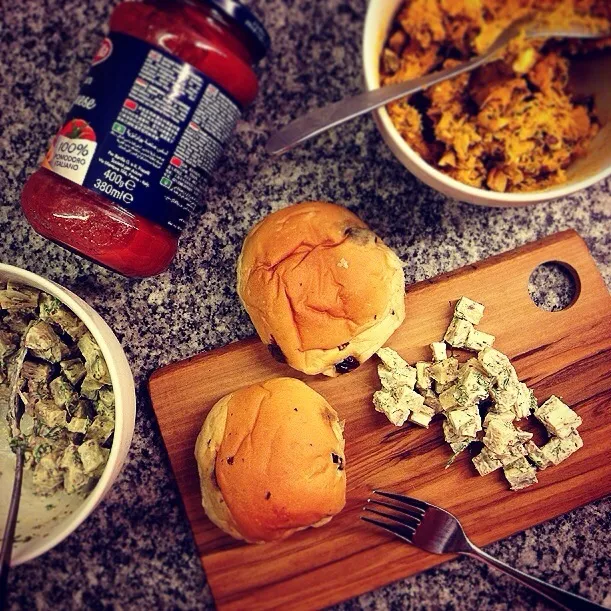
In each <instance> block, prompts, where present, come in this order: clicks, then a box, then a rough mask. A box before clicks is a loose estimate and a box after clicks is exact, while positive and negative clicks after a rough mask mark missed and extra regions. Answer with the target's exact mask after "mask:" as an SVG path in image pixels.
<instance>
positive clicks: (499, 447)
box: [482, 418, 532, 456]
mask: <svg viewBox="0 0 611 611" xmlns="http://www.w3.org/2000/svg"><path fill="white" fill-rule="evenodd" d="M531 437H532V433H528V432H526V431H520V430H518V429H516V427H515V426H513V424H512V422H507V421H506V420H503V419H501V418H491V419H490V420H489V421H488V426H487V428H486V434H485V435H484V438H483V440H482V441H483V442H484V445H485V446H486V447H487V448H488V449H489V450H490V451H491V452H492V453H493V454H496V455H497V456H503V455H504V454H508V453H509V447H510V446H513V445H516V444H520V443H521V444H524V443H526V442H527V441H528V440H529V439H530V438H531Z"/></svg>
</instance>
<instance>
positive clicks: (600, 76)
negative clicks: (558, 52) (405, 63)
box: [363, 0, 611, 206]
mask: <svg viewBox="0 0 611 611" xmlns="http://www.w3.org/2000/svg"><path fill="white" fill-rule="evenodd" d="M402 2H403V0H370V2H369V7H368V9H367V15H366V18H365V31H364V34H363V68H364V71H365V87H366V89H367V90H368V91H371V90H372V89H377V88H378V87H379V86H380V72H379V68H380V54H381V52H382V48H383V46H384V42H385V40H386V37H387V35H388V31H389V29H390V27H391V25H392V22H393V19H394V16H395V13H396V12H397V10H398V9H399V7H400V5H401V4H402ZM610 60H611V58H610V57H607V58H603V60H602V61H601V62H598V63H595V62H590V63H589V64H586V65H585V66H584V67H583V68H582V67H581V66H580V70H579V71H578V74H579V89H580V90H581V91H583V92H585V93H589V94H592V95H595V99H596V105H597V111H598V115H599V118H600V120H601V123H602V125H603V128H602V129H601V130H600V132H599V133H598V134H597V136H596V138H595V139H594V141H593V142H592V144H591V147H590V152H589V153H588V155H587V156H586V157H584V158H583V159H580V160H578V161H577V162H575V163H574V164H572V166H571V167H570V168H569V170H568V171H567V174H568V181H567V182H565V183H564V184H561V185H557V186H554V187H550V188H548V189H545V190H541V191H531V192H528V193H496V192H494V191H487V190H485V189H478V188H476V187H471V186H469V185H465V184H463V183H461V182H459V181H457V180H454V179H453V178H450V177H449V176H447V175H446V174H444V173H442V172H440V171H439V170H437V169H436V168H434V167H433V166H431V165H429V164H428V163H427V162H426V161H424V159H422V157H420V155H418V153H416V152H415V151H414V150H413V149H412V148H411V147H410V146H408V144H407V143H406V142H405V140H403V138H402V137H401V135H400V134H399V132H398V131H397V129H396V128H395V126H394V125H393V123H392V121H391V120H390V117H389V115H388V112H387V111H386V108H380V109H378V110H376V111H374V119H375V122H376V124H377V126H378V129H379V130H380V133H381V134H382V137H383V138H384V140H385V142H386V144H388V146H389V147H390V149H391V150H392V152H393V153H394V155H395V157H397V159H398V160H399V161H400V162H401V163H402V164H403V165H404V166H405V167H406V168H407V169H408V170H409V171H410V172H411V173H412V174H414V175H415V176H416V177H417V178H419V179H420V180H422V181H423V182H425V183H426V184H427V185H429V186H430V187H433V188H434V189H437V190H438V191H441V193H444V194H445V195H448V196H449V197H453V198H455V199H457V200H460V201H464V202H470V203H472V204H480V205H483V206H528V205H530V204H535V203H538V202H543V201H546V200H550V199H556V198H558V197H563V196H565V195H569V194H571V193H574V192H575V191H579V190H580V189H584V188H585V187H588V186H590V185H592V184H594V183H595V182H597V181H599V180H602V179H603V178H606V177H607V176H609V175H610V174H611V61H610Z"/></svg>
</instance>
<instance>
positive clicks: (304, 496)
mask: <svg viewBox="0 0 611 611" xmlns="http://www.w3.org/2000/svg"><path fill="white" fill-rule="evenodd" d="M342 428H343V427H342V424H341V423H340V421H339V419H338V417H337V413H336V412H335V410H334V409H333V408H332V407H331V406H330V405H329V404H328V403H327V401H326V400H325V399H324V398H323V397H321V396H320V395H319V394H318V393H317V392H315V391H314V390H312V389H311V388H310V387H309V386H307V385H306V384H304V383H303V382H301V381H299V380H296V379H294V378H275V379H272V380H267V381H266V382H263V383H261V384H254V385H252V386H248V387H246V388H242V389H240V390H238V391H236V392H233V393H231V394H229V395H227V396H226V397H223V398H222V399H221V400H220V401H218V402H217V403H216V404H215V405H214V407H213V408H212V409H211V410H210V412H209V413H208V416H207V417H206V420H205V422H204V424H203V426H202V429H201V431H200V433H199V436H198V438H197V443H196V445H195V458H196V460H197V466H198V470H199V478H200V486H201V493H202V505H203V507H204V510H205V511H206V513H207V514H208V517H209V518H210V519H211V520H212V521H213V522H214V523H215V524H216V525H217V526H218V527H219V528H221V529H223V530H224V531H225V532H227V533H229V534H230V535H231V536H233V537H235V538H236V539H244V540H246V541H249V542H251V543H262V542H265V541H272V540H274V539H282V538H284V537H287V536H288V535H290V534H291V533H293V532H295V531H297V530H301V529H304V528H307V527H308V526H321V525H322V524H325V523H327V522H328V521H329V520H330V519H331V518H332V517H333V516H334V515H335V514H336V513H338V512H339V511H341V509H342V507H343V506H344V503H345V500H346V472H345V470H344V467H345V459H344V439H343V434H342Z"/></svg>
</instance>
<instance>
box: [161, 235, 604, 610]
mask: <svg viewBox="0 0 611 611" xmlns="http://www.w3.org/2000/svg"><path fill="white" fill-rule="evenodd" d="M548 261H559V262H562V263H564V264H566V266H567V267H568V269H569V270H570V271H571V273H572V274H573V275H574V277H575V278H576V279H577V287H578V288H577V296H576V299H575V300H574V302H573V303H572V305H570V306H569V307H568V308H566V309H565V310H562V311H559V312H546V311H543V310H541V309H539V308H537V307H536V306H535V304H534V303H533V302H532V301H531V299H530V297H529V294H528V290H527V286H528V280H529V276H530V274H531V272H532V271H533V270H534V269H535V268H536V267H537V266H538V265H539V264H541V263H544V262H548ZM462 295H466V296H468V297H470V298H472V299H475V300H477V301H479V302H481V303H484V304H485V306H486V313H485V315H484V318H483V321H482V323H481V324H480V325H479V328H480V329H482V330H484V331H487V332H489V333H492V334H494V335H495V336H496V343H495V346H496V347H497V348H498V349H500V350H501V351H503V352H505V353H506V354H507V355H508V356H510V357H511V359H512V361H513V363H514V365H515V367H516V369H517V371H518V374H519V376H520V379H521V380H523V381H525V382H526V383H527V384H528V385H529V386H532V387H533V388H534V390H535V393H536V396H537V398H538V399H539V401H543V400H545V399H547V398H548V397H549V396H550V395H551V394H556V395H560V396H561V397H563V398H564V399H565V401H566V402H567V403H568V404H569V405H570V406H572V407H573V408H575V410H576V411H577V412H578V413H579V414H580V415H581V416H582V418H583V425H582V426H581V428H580V433H581V435H582V437H583V440H584V447H583V449H581V450H579V451H578V452H577V453H576V454H574V455H573V456H572V457H571V458H569V459H568V460H567V461H565V462H564V463H563V464H561V465H559V466H557V467H553V468H549V469H547V470H546V471H544V472H541V473H540V475H539V484H537V485H535V486H532V487H531V488H528V489H526V490H524V491H521V492H511V491H509V490H508V486H507V483H506V482H505V481H504V478H503V475H502V473H500V472H498V471H496V472H494V473H492V474H490V475H488V476H487V477H480V476H478V475H477V472H476V471H475V469H474V467H473V465H472V464H471V461H470V457H469V456H468V454H467V452H465V453H463V455H461V456H460V457H459V458H458V460H457V461H456V462H455V463H454V464H453V465H452V466H451V467H450V468H448V469H447V470H446V469H444V466H445V464H446V461H447V460H448V458H449V457H450V449H449V447H448V446H447V445H446V444H445V442H444V441H443V434H442V430H441V423H440V422H438V421H437V420H435V421H433V423H432V424H431V426H430V428H429V429H428V430H425V429H421V428H418V427H415V426H410V425H405V426H403V427H394V426H393V425H391V424H390V423H389V422H388V421H387V420H386V419H385V417H384V416H382V415H381V414H379V413H377V412H375V411H374V409H373V406H372V404H371V396H372V393H373V392H374V391H375V390H376V389H377V388H378V385H379V383H378V379H377V375H376V359H375V358H374V359H372V360H371V361H369V362H367V363H366V364H364V365H363V366H361V367H360V368H359V369H357V370H356V371H354V372H352V373H350V374H348V375H345V376H343V377H338V378H334V379H328V378H324V377H322V376H317V377H308V376H305V375H302V374H299V373H298V372H294V371H292V370H291V369H289V368H288V367H287V366H286V365H279V364H278V363H276V362H275V361H274V360H273V359H272V358H271V356H270V355H269V354H268V351H267V349H266V347H265V346H264V345H263V344H262V343H261V342H259V341H258V339H256V338H251V339H247V340H244V341H240V342H237V343H234V344H230V345H228V346H225V347H224V348H220V349H218V350H213V351H211V352H208V353H205V354H200V355H198V356H195V357H193V358H191V359H188V360H186V361H182V362H179V363H175V364H173V365H169V366H167V367H164V368H163V369H160V370H159V371H157V372H155V373H154V374H153V376H152V377H151V380H150V384H149V386H150V392H151V397H152V401H153V406H154V409H155V412H156V414H157V419H158V421H159V426H160V428H161V433H162V435H163V438H164V441H165V444H166V447H167V450H168V453H169V456H170V460H171V463H172V467H173V469H174V473H175V475H176V479H177V481H178V486H179V489H180V493H181V495H182V499H183V501H184V504H185V508H186V512H187V516H188V518H189V521H190V523H191V528H192V529H193V534H194V536H195V540H196V543H197V547H198V550H199V554H200V556H201V560H202V562H203V565H204V568H205V571H206V575H207V578H208V581H209V583H210V586H211V588H212V592H213V594H214V598H215V600H216V602H217V605H218V607H219V608H220V609H236V610H244V609H249V610H250V609H276V608H284V609H291V610H295V609H312V608H320V607H323V606H326V605H329V604H331V603H334V602H337V601H340V600H343V599H346V598H349V597H352V596H355V595H357V594H360V593H362V592H365V591H368V590H371V589H373V588H376V587H378V586H381V585H383V584H386V583H389V582H391V581H394V580H397V579H400V578H402V577H406V576H408V575H411V574H413V573H416V572H419V571H422V570H424V569H427V568H429V567H431V566H433V565H435V564H438V563H440V562H444V561H445V560H448V559H449V558H451V556H435V555H432V554H427V553H425V552H422V551H420V550H418V549H416V548H414V547H412V546H410V545H406V544H403V543H401V542H400V541H399V540H397V539H395V538H393V537H392V536H389V535H388V536H387V535H386V534H384V533H383V532H381V531H378V530H376V529H375V528H374V527H370V526H369V525H367V524H365V523H363V522H361V521H360V520H359V519H358V517H359V514H360V512H361V508H362V506H363V503H364V501H365V500H366V499H367V497H368V495H369V493H370V491H371V490H372V489H374V488H380V489H388V490H394V491H399V492H403V493H408V494H410V495H412V496H415V497H419V498H422V499H424V500H426V501H431V502H433V503H436V504H438V505H441V506H442V507H445V508H447V509H449V510H450V511H452V512H453V513H454V514H455V515H456V516H458V518H459V519H460V520H461V522H462V523H463V525H464V527H465V530H466V532H467V533H468V535H469V536H470V537H471V538H472V539H473V541H474V542H475V543H476V544H477V545H486V544H487V543H490V542H492V541H495V540H497V539H501V538H503V537H507V536H508V535H511V534H513V533H515V532H518V531H520V530H523V529H525V528H528V527H529V526H532V525H534V524H537V523H539V522H542V521H544V520H548V519H550V518H552V517H554V516H557V515H559V514H562V513H564V512H566V511H568V510H570V509H573V508H575V507H578V506H579V505H582V504H584V503H587V502H589V501H592V500H594V499H597V498H600V497H603V496H605V495H606V494H608V493H609V492H611V460H609V458H610V456H611V454H610V450H611V414H610V408H611V298H610V296H609V293H608V291H607V289H606V287H605V285H604V282H603V280H602V278H601V276H600V274H599V272H598V270H597V269H596V265H595V263H594V261H593V259H592V257H591V256H590V254H589V252H588V249H587V246H586V245H585V243H584V242H583V240H582V239H581V238H580V237H579V236H578V235H577V234H576V233H575V232H574V231H565V232H563V233H559V234H556V235H553V236H550V237H548V238H545V239H543V240H540V241H538V242H535V243H533V244H529V245H527V246H524V247H522V248H519V249H517V250H513V251H511V252H508V253H505V254H502V255H499V256H496V257H492V258H491V259H488V260H486V261H483V262H481V263H477V264H475V265H470V266H468V267H465V268H462V269H459V270H457V271H455V272H452V273H449V274H444V275H442V276H439V277H437V278H434V279H432V280H426V281H423V282H419V283H417V284H415V285H412V286H410V287H408V289H407V294H406V297H405V302H406V310H407V318H406V320H405V322H404V324H403V326H402V327H401V328H400V329H399V330H398V331H397V332H396V333H395V334H394V335H393V337H392V338H391V340H390V341H389V345H390V346H392V347H393V348H395V349H396V350H398V351H399V352H400V353H401V354H402V355H403V356H404V357H405V358H407V359H408V360H409V361H410V362H413V361H416V360H424V359H427V360H428V359H430V355H429V350H428V348H427V346H428V344H429V343H430V342H432V341H437V340H439V339H440V338H442V337H443V334H444V331H445V329H446V327H447V325H448V323H449V321H450V318H451V313H452V306H451V302H453V301H454V300H456V299H458V298H459V297H460V296H462ZM281 375H294V376H295V377H298V378H301V379H303V380H306V381H307V382H308V384H310V385H311V386H312V387H313V388H314V389H315V390H316V391H318V392H319V393H321V394H322V395H324V396H325V397H326V398H327V400H328V401H329V402H330V403H331V405H333V406H334V407H335V408H336V409H337V411H338V412H339V414H340V417H342V418H345V420H346V429H345V436H346V461H347V477H348V491H347V503H346V507H345V509H344V511H342V513H341V514H340V515H338V516H336V517H335V518H334V519H333V521H332V522H331V523H330V524H329V525H327V526H325V527H323V528H319V529H308V530H306V531H303V532H301V533H298V534H296V535H294V536H293V537H291V538H289V539H287V540H286V541H283V542H279V543H271V544H266V545H244V544H241V543H237V542H235V541H233V540H232V539H231V538H230V537H228V536H226V535H224V534H223V533H222V532H221V531H220V530H218V529H217V528H216V527H215V526H214V525H213V524H212V523H211V522H210V521H209V520H208V519H207V518H206V516H205V514H204V511H203V509H202V508H201V505H200V496H199V485H198V476H197V469H196V464H195V460H194V458H193V448H194V445H195V439H196V437H197V434H198V432H199V430H200V427H201V425H202V422H203V420H204V417H205V415H206V413H207V412H208V410H209V409H210V407H211V406H212V405H213V404H214V403H215V402H216V401H217V400H218V399H219V398H220V397H222V396H223V395H226V394H227V393H229V392H232V391H234V390H236V389H238V388H240V387H241V386H244V385H247V384H252V383H255V382H259V381H261V380H265V379H267V378H271V377H275V376H281Z"/></svg>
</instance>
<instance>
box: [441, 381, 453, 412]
mask: <svg viewBox="0 0 611 611" xmlns="http://www.w3.org/2000/svg"><path fill="white" fill-rule="evenodd" d="M439 405H440V406H441V409H442V410H443V411H444V412H445V411H449V410H451V409H453V408H456V407H458V401H457V386H456V384H453V385H452V386H450V388H447V389H446V390H444V391H443V392H442V393H441V394H440V395H439Z"/></svg>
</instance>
